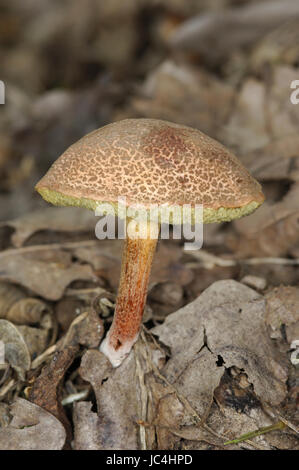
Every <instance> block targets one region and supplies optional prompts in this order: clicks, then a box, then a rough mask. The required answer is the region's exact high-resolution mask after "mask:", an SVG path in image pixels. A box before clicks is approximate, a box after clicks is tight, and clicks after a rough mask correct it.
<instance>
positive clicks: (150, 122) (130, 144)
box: [36, 119, 264, 367]
mask: <svg viewBox="0 0 299 470" xmlns="http://www.w3.org/2000/svg"><path fill="white" fill-rule="evenodd" d="M36 190H37V191H38V192H39V193H40V194H41V196H42V197H43V198H44V199H45V200H46V201H48V202H50V203H52V204H54V205H59V206H78V207H85V208H88V209H92V210H95V209H96V208H97V206H98V204H99V203H103V202H105V203H107V202H108V203H111V204H112V205H113V206H114V207H117V206H116V203H117V201H118V199H119V197H123V198H125V205H126V207H132V206H133V207H134V205H136V204H137V205H138V204H139V205H140V204H142V207H144V208H145V212H146V214H149V211H150V208H151V207H152V205H153V204H154V205H158V206H159V207H163V208H164V207H167V206H169V205H171V206H175V207H179V208H182V206H183V205H185V204H189V205H190V204H191V206H192V208H194V207H195V204H202V206H203V222H204V223H210V222H223V221H230V220H232V219H235V218H239V217H242V216H245V215H248V214H250V213H251V212H253V211H254V210H255V209H257V207H258V206H260V205H261V204H262V202H263V201H264V195H263V193H262V190H261V186H260V185H259V183H258V182H257V181H255V179H254V178H253V177H252V176H251V175H250V174H249V172H248V171H247V170H246V169H245V168H244V167H243V165H242V164H241V163H240V161H239V160H238V159H237V158H236V157H235V156H234V155H233V154H232V153H230V152H229V151H228V150H227V149H226V148H225V147H223V146H222V145H221V144H220V143H218V142H217V141H215V140H214V139H211V138H210V137H208V136H207V135H205V134H203V133H202V132H200V131H199V130H196V129H192V128H190V127H186V126H183V125H178V124H174V123H171V122H167V121H161V120H156V119H125V120H122V121H119V122H115V123H112V124H109V125H107V126H104V127H102V128H100V129H97V130H95V131H93V132H91V133H90V134H87V135H86V136H84V137H83V138H82V139H80V140H79V141H78V142H76V143H75V144H73V145H72V146H71V147H69V148H68V149H67V150H66V151H65V152H64V153H63V155H61V156H60V158H58V160H57V161H56V162H54V164H53V165H52V166H51V168H50V169H49V171H48V172H47V173H46V175H45V176H44V177H43V178H42V179H41V180H40V181H39V183H38V184H37V185H36ZM117 215H118V216H122V217H127V215H123V213H120V212H118V213H117ZM161 217H162V216H160V218H159V219H158V220H156V221H151V220H148V217H147V215H146V217H145V219H144V220H143V221H139V222H138V224H137V232H138V230H140V232H142V231H143V233H144V234H145V235H144V236H143V238H136V237H135V236H132V233H130V232H129V230H127V234H126V235H127V236H126V240H125V243H124V251H123V258H122V266H121V276H120V284H119V290H118V295H117V300H116V307H115V313H114V319H113V323H112V326H111V328H110V330H109V332H108V334H107V336H106V338H105V339H104V341H103V342H102V344H101V347H100V350H101V351H102V352H103V353H104V354H105V355H106V356H107V357H108V358H109V360H110V362H111V363H112V365H113V366H114V367H117V366H119V365H120V364H121V362H122V361H123V359H124V358H125V357H126V356H127V355H128V353H129V352H130V350H131V348H132V346H133V345H134V343H135V341H136V340H137V338H138V334H139V330H140V326H141V323H142V315H143V310H144V305H145V302H146V296H147V288H148V282H149V275H150V270H151V264H152V260H153V256H154V252H155V249H156V245H157V240H158V233H159V229H158V226H159V223H160V222H161V221H162V222H163V220H162V218H161ZM127 220H128V221H129V219H127ZM172 222H174V223H175V222H176V221H175V220H173V221H172Z"/></svg>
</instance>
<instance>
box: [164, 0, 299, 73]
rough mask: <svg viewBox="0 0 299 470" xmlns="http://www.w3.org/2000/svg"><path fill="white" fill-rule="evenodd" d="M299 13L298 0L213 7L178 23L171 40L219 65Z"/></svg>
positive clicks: (178, 47) (172, 42) (276, 0)
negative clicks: (225, 7)
mask: <svg viewBox="0 0 299 470" xmlns="http://www.w3.org/2000/svg"><path fill="white" fill-rule="evenodd" d="M296 16H299V6H298V3H297V2H296V0H285V1H284V2H283V3H281V2H280V1H279V0H272V1H271V2H268V1H263V2H254V3H253V4H249V5H244V6H243V7H241V8H240V7H238V8H231V9H226V10H224V11H221V12H217V11H215V12H211V11H210V12H206V13H204V14H201V15H200V16H198V17H194V18H191V19H189V20H187V21H186V22H185V23H183V24H182V25H181V26H179V28H178V29H177V30H176V31H175V33H174V35H173V36H172V37H171V38H170V39H171V40H170V43H171V45H172V47H173V48H174V49H175V50H177V49H179V50H183V51H185V52H193V53H194V52H196V53H198V54H200V57H203V58H204V59H205V60H206V61H207V62H208V63H209V64H213V65H219V63H221V62H222V61H223V60H224V59H225V58H227V56H229V55H231V54H232V53H233V52H235V51H236V50H239V49H240V48H244V47H246V48H248V47H250V46H252V45H253V44H255V42H256V41H257V40H258V39H260V38H261V37H262V36H264V35H265V34H266V33H267V32H269V31H271V30H273V29H274V28H277V27H278V26H279V25H281V24H282V23H284V22H286V21H288V20H290V19H293V18H294V17H296ZM211 44H212V45H213V47H211Z"/></svg>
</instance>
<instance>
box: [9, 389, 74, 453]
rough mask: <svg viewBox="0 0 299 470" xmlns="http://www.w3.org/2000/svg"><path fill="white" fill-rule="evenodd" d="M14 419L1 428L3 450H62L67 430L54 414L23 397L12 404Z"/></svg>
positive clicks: (11, 411) (11, 410)
mask: <svg viewBox="0 0 299 470" xmlns="http://www.w3.org/2000/svg"><path fill="white" fill-rule="evenodd" d="M10 413H11V414H12V416H13V419H12V421H11V422H10V424H9V425H8V426H6V427H5V428H1V429H0V449H1V450H60V449H62V448H63V446H64V442H65V437H66V435H65V430H64V427H63V426H62V424H61V423H60V422H59V421H58V419H56V418H55V416H53V415H52V414H50V413H48V412H47V411H45V410H44V409H43V408H40V407H39V406H37V405H34V404H33V403H30V402H29V401H27V400H24V399H23V398H17V400H16V401H15V402H14V403H13V404H12V405H11V409H10Z"/></svg>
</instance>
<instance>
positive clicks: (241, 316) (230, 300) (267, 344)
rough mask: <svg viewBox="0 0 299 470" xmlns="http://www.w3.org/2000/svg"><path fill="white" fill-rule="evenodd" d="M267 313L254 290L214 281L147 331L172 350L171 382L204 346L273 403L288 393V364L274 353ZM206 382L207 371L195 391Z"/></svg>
mask: <svg viewBox="0 0 299 470" xmlns="http://www.w3.org/2000/svg"><path fill="white" fill-rule="evenodd" d="M265 311H266V305H265V301H264V299H263V298H262V296H261V295H260V294H258V293H256V292H255V291H254V290H252V289H250V288H248V287H246V286H244V285H242V284H240V283H237V282H236V281H232V280H229V281H218V282H215V283H214V284H212V286H210V287H209V288H208V289H206V290H205V291H204V292H203V293H202V294H201V295H200V296H199V297H198V298H197V299H196V300H195V301H193V302H191V303H190V304H188V305H187V306H185V307H183V308H181V309H180V310H178V311H177V312H175V313H173V314H170V315H169V316H168V317H167V319H166V321H165V322H164V324H162V325H160V326H158V327H155V328H153V330H151V331H152V333H153V334H155V335H156V334H157V335H158V337H159V339H160V341H162V342H163V343H164V344H165V345H166V346H168V347H170V348H171V357H170V359H169V360H168V362H167V363H166V365H165V367H164V369H163V374H164V375H165V376H166V377H167V378H168V380H169V381H170V382H171V383H174V382H175V381H176V380H178V378H179V377H180V375H181V374H182V373H183V372H184V371H185V369H186V368H187V367H189V364H190V363H191V362H192V361H194V357H196V354H197V353H198V351H200V350H201V349H202V348H203V347H204V345H205V344H207V347H208V348H209V350H210V351H211V352H212V353H214V354H215V355H217V356H218V355H219V356H220V357H221V358H222V360H223V361H224V365H225V367H231V366H233V365H236V366H237V367H239V368H241V369H244V371H245V373H246V374H247V376H248V378H249V381H250V382H251V383H252V384H253V386H254V390H255V393H256V395H257V396H258V397H260V398H261V399H263V400H264V401H265V402H269V403H271V404H273V405H277V404H278V403H280V402H281V401H282V400H283V399H284V398H285V396H286V386H285V383H284V382H285V381H286V379H287V375H286V365H285V363H284V361H283V360H282V358H279V359H280V362H278V359H277V357H276V354H274V349H273V344H272V343H271V340H270V338H269V336H268V333H267V329H266V325H265V322H264V319H265ZM186 316H187V317H188V321H187V322H186V320H185V318H186ZM205 373H207V372H205ZM204 380H205V375H203V379H202V381H199V382H198V387H199V390H200V387H201V382H204ZM198 393H199V392H198ZM186 397H187V398H188V390H187V394H186Z"/></svg>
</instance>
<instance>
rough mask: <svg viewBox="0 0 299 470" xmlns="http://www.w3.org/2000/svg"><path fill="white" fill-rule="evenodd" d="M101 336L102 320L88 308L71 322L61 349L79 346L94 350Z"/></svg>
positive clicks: (102, 330)
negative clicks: (67, 346) (68, 346)
mask: <svg viewBox="0 0 299 470" xmlns="http://www.w3.org/2000/svg"><path fill="white" fill-rule="evenodd" d="M103 334H104V326H103V322H102V320H101V319H100V318H99V316H98V314H97V313H96V312H95V310H94V309H93V308H89V309H88V310H87V311H85V312H83V313H81V315H79V316H77V317H76V318H75V319H74V320H73V322H72V323H71V325H70V327H69V329H68V332H67V333H66V335H65V337H64V338H63V339H62V341H61V343H62V345H63V347H65V346H66V345H73V346H75V345H79V344H81V345H84V346H87V347H88V348H96V347H98V346H99V344H100V341H101V339H102V336H103Z"/></svg>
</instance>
